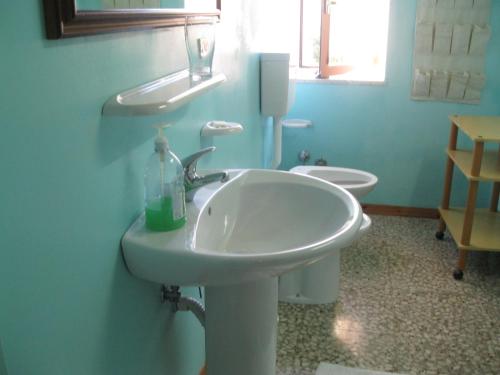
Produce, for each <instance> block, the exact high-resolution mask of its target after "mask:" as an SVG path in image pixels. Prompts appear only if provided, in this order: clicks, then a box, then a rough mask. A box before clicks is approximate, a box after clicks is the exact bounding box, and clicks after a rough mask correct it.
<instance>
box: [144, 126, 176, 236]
mask: <svg viewBox="0 0 500 375" xmlns="http://www.w3.org/2000/svg"><path fill="white" fill-rule="evenodd" d="M167 126H168V125H159V126H156V128H157V129H158V135H157V137H156V139H155V150H154V153H153V155H151V157H150V158H149V161H148V164H147V167H146V172H145V174H144V198H145V205H146V207H145V211H146V227H147V228H148V229H150V230H153V231H160V232H162V231H163V232H165V231H169V230H174V229H178V228H180V227H182V226H183V225H184V224H185V223H186V203H185V191H184V170H183V168H182V164H181V162H180V161H179V159H178V158H177V156H175V154H174V153H173V152H172V151H170V149H169V146H168V141H167V138H166V137H165V136H164V135H163V129H164V128H166V127H167Z"/></svg>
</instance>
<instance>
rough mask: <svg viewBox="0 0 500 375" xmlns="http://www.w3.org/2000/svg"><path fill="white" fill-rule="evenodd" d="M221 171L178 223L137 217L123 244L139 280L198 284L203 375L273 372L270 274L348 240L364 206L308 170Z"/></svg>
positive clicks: (274, 289) (274, 305) (274, 282)
mask: <svg viewBox="0 0 500 375" xmlns="http://www.w3.org/2000/svg"><path fill="white" fill-rule="evenodd" d="M229 175H230V180H229V181H228V182H226V183H212V184H209V185H206V186H205V187H202V188H200V189H199V190H198V191H197V192H196V194H195V195H194V198H193V201H192V202H189V203H188V204H187V207H186V211H187V223H186V225H185V226H184V227H183V228H181V229H178V230H175V231H171V232H163V233H158V232H151V231H149V230H147V229H146V228H145V224H144V217H143V216H142V217H140V218H139V219H137V221H136V222H135V223H134V224H133V225H132V226H131V228H130V229H129V230H128V231H127V233H126V234H125V236H124V237H123V240H122V247H123V253H124V256H125V261H126V263H127V266H128V268H129V270H130V272H131V273H132V274H133V275H135V276H137V277H139V278H141V279H145V280H149V281H153V282H156V283H161V284H166V285H181V286H189V285H203V286H205V306H206V312H205V348H206V363H207V375H234V374H238V375H275V374H276V368H275V367H276V337H277V315H278V277H277V276H278V275H280V274H282V273H284V272H287V271H290V270H291V269H293V268H296V267H298V266H300V265H303V264H309V263H313V262H315V261H317V260H319V259H321V258H323V257H325V256H327V255H329V254H332V253H333V252H334V251H338V250H339V249H340V248H343V247H346V246H349V245H350V244H351V243H352V242H353V241H354V240H355V239H356V238H357V237H358V236H359V233H360V232H361V231H363V225H362V223H363V214H362V211H361V208H360V206H359V203H358V202H357V200H356V198H354V196H353V195H351V194H350V193H349V192H348V191H347V190H344V189H343V188H341V187H339V186H337V185H334V184H331V183H329V182H326V181H324V180H321V179H319V178H316V177H310V176H305V175H300V174H292V173H289V172H280V171H269V170H251V169H249V170H234V171H230V173H229Z"/></svg>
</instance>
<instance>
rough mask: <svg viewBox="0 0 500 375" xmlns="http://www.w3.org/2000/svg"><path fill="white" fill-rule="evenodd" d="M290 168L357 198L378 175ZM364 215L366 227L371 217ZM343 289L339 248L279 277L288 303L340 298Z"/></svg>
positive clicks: (324, 168)
mask: <svg viewBox="0 0 500 375" xmlns="http://www.w3.org/2000/svg"><path fill="white" fill-rule="evenodd" d="M290 172H293V173H298V174H302V175H308V176H314V177H317V178H320V179H322V180H325V181H328V182H331V183H334V184H337V185H339V186H341V187H343V188H344V189H346V190H347V191H349V192H350V193H351V194H353V195H354V196H355V197H356V198H358V199H359V198H361V197H362V196H364V195H366V194H368V193H369V192H370V191H371V190H372V189H373V188H374V187H375V185H376V184H377V181H378V180H377V177H376V176H375V175H373V174H371V173H368V172H365V171H361V170H357V169H348V168H338V167H322V166H310V165H304V166H298V167H295V168H292V169H291V170H290ZM364 216H365V224H364V225H366V229H368V227H369V226H370V224H371V220H370V218H369V217H368V216H367V215H364ZM339 291H340V252H339V251H337V252H334V253H333V254H331V255H329V256H327V257H325V258H324V259H321V260H320V261H318V262H316V263H314V264H312V265H308V266H305V267H301V268H299V269H297V270H294V271H292V272H289V273H287V274H285V275H282V276H281V277H280V280H279V293H278V295H279V300H280V301H283V302H289V303H302V304H323V303H332V302H335V301H336V300H337V299H338V296H339Z"/></svg>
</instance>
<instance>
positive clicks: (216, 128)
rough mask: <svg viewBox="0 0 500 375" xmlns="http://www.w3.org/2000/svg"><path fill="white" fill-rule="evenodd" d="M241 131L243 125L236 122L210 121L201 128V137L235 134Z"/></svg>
mask: <svg viewBox="0 0 500 375" xmlns="http://www.w3.org/2000/svg"><path fill="white" fill-rule="evenodd" d="M242 131H243V125H241V124H238V123H236V122H227V121H210V122H207V123H206V124H205V125H203V127H202V128H201V131H200V135H201V136H202V137H212V136H219V135H229V134H237V133H241V132H242Z"/></svg>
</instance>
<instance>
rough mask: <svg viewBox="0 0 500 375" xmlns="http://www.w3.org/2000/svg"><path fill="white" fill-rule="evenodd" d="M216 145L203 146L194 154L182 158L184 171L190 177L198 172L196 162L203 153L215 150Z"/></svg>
mask: <svg viewBox="0 0 500 375" xmlns="http://www.w3.org/2000/svg"><path fill="white" fill-rule="evenodd" d="M214 151H215V146H211V147H207V148H203V149H201V150H199V151H197V152H195V153H194V154H192V155H189V156H186V157H185V158H183V159H182V160H181V164H182V167H183V168H184V173H185V174H186V175H187V176H188V177H192V176H194V175H195V174H196V164H197V163H198V159H200V158H201V157H202V156H203V155H205V154H208V153H209V152H214Z"/></svg>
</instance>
